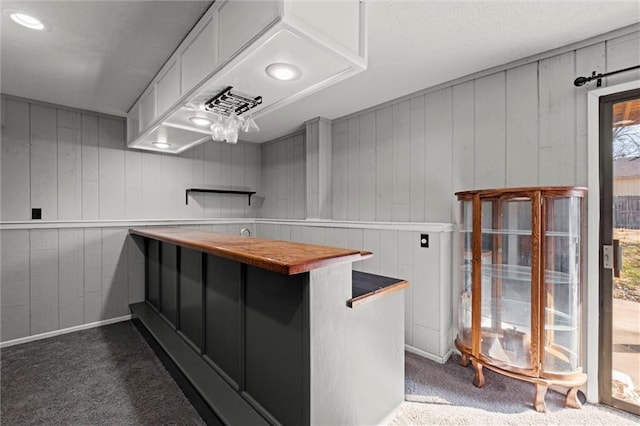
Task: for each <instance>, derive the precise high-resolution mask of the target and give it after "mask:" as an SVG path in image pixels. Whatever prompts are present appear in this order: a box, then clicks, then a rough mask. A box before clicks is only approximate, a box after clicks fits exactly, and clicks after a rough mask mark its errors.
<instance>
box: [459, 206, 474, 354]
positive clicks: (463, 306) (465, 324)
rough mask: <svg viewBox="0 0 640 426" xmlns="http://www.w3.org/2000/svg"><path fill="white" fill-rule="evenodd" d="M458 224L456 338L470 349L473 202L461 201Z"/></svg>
mask: <svg viewBox="0 0 640 426" xmlns="http://www.w3.org/2000/svg"><path fill="white" fill-rule="evenodd" d="M461 209H462V210H461V212H460V223H459V224H458V229H459V230H460V248H461V250H462V253H461V256H460V258H461V259H462V266H461V270H460V279H461V280H462V283H461V288H462V292H461V294H460V310H459V312H460V318H459V322H458V337H459V339H460V341H461V342H462V343H463V344H464V345H466V346H468V347H471V283H472V280H471V259H472V250H473V238H472V235H473V234H472V232H471V231H472V229H473V202H472V201H471V200H469V201H463V202H462V203H461Z"/></svg>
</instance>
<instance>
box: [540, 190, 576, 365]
mask: <svg viewBox="0 0 640 426" xmlns="http://www.w3.org/2000/svg"><path fill="white" fill-rule="evenodd" d="M546 203H547V215H546V218H545V267H546V269H545V276H544V280H545V288H546V293H545V295H544V301H545V303H544V305H545V309H544V311H543V315H544V335H543V338H544V340H543V342H544V356H543V362H544V365H543V369H544V370H545V371H546V372H550V373H573V372H578V371H580V367H581V366H580V359H581V357H580V308H579V306H580V297H581V295H580V293H579V289H580V270H579V266H580V265H581V261H580V257H581V255H582V253H581V251H580V247H581V244H580V243H581V241H580V237H581V227H582V224H581V223H580V211H581V210H582V209H581V206H580V203H582V199H581V198H579V197H553V198H547V199H546Z"/></svg>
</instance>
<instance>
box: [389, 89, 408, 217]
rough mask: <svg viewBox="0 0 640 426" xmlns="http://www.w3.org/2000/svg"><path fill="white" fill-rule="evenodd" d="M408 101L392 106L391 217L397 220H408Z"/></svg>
mask: <svg viewBox="0 0 640 426" xmlns="http://www.w3.org/2000/svg"><path fill="white" fill-rule="evenodd" d="M410 111H411V109H410V102H409V101H403V102H401V103H399V104H395V105H394V106H393V126H392V131H393V145H392V146H393V154H392V157H391V158H392V161H393V193H392V194H393V195H392V197H391V199H392V203H393V204H392V206H391V219H392V220H393V221H397V222H406V221H408V220H409V218H410V215H411V212H410V201H409V200H410V197H411V192H410V190H411V184H410V180H411V179H410V173H411V167H409V164H411V139H410V138H411V124H410V123H411V113H410Z"/></svg>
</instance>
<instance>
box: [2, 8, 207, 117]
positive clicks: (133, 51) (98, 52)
mask: <svg viewBox="0 0 640 426" xmlns="http://www.w3.org/2000/svg"><path fill="white" fill-rule="evenodd" d="M212 3H213V2H211V1H2V2H1V5H2V9H5V8H15V9H19V10H23V11H25V12H31V13H33V14H35V15H36V16H38V17H40V18H41V19H43V20H45V21H46V22H47V23H48V24H49V25H50V26H51V29H50V31H47V32H40V31H32V30H29V29H26V28H23V27H21V26H19V25H17V24H15V23H14V22H13V21H11V19H10V18H9V16H5V14H3V15H2V38H1V40H2V81H1V85H0V89H1V90H2V92H3V93H8V94H12V95H16V96H22V97H25V98H30V99H37V100H41V101H47V102H52V103H57V104H62V105H67V106H71V107H76V108H81V109H87V110H91V111H98V112H104V113H109V114H116V115H124V114H125V113H126V112H127V110H128V109H129V108H130V107H131V105H133V103H134V102H135V100H136V99H137V98H138V96H140V94H141V93H142V90H144V88H145V87H146V86H147V84H149V82H150V81H151V79H152V78H153V77H154V76H155V74H156V73H157V72H158V70H159V69H160V67H161V66H162V65H163V64H164V62H165V61H166V60H167V59H168V58H169V56H170V55H171V53H173V51H174V50H175V49H176V47H177V46H178V44H180V42H181V41H182V39H183V38H184V37H185V36H186V35H187V34H188V33H189V31H190V30H191V28H193V25H194V24H195V23H196V22H197V21H198V19H199V18H200V17H201V16H202V14H203V13H204V12H205V11H206V10H207V9H208V8H209V6H210V5H211V4H212Z"/></svg>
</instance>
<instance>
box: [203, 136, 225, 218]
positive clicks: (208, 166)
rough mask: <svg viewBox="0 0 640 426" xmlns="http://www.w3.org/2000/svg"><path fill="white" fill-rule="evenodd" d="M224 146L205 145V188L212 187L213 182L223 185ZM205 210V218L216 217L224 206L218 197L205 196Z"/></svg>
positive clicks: (216, 144)
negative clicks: (221, 164)
mask: <svg viewBox="0 0 640 426" xmlns="http://www.w3.org/2000/svg"><path fill="white" fill-rule="evenodd" d="M222 145H223V144H220V143H207V144H205V145H204V163H203V168H204V177H203V179H204V180H203V182H202V183H203V187H205V188H209V187H211V186H210V185H211V183H212V182H219V183H220V184H222V182H223V175H222V168H221V167H220V163H221V155H222V154H221V150H222ZM203 195H204V198H203V205H202V206H203V209H204V216H205V217H216V215H217V213H218V212H219V210H220V207H221V206H222V199H221V197H220V196H217V195H210V194H203Z"/></svg>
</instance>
